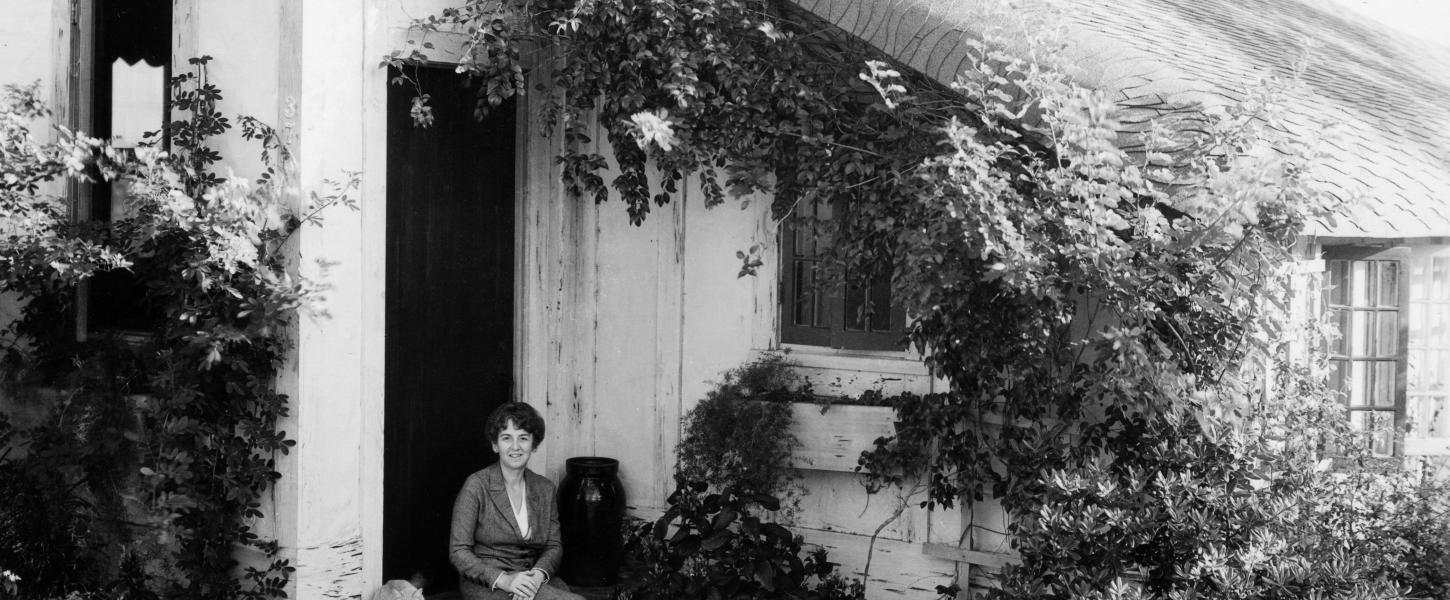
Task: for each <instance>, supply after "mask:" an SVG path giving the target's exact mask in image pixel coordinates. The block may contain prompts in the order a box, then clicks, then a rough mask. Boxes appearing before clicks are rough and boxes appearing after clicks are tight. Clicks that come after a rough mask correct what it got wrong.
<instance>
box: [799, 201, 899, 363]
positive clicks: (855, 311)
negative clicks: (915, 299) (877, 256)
mask: <svg viewBox="0 0 1450 600" xmlns="http://www.w3.org/2000/svg"><path fill="white" fill-rule="evenodd" d="M840 216H841V215H839V214H837V211H836V209H835V208H834V207H833V206H832V205H831V204H829V203H802V204H801V206H798V207H797V212H796V214H795V216H794V217H793V218H791V219H789V220H787V222H786V225H785V227H784V229H783V232H782V242H783V243H782V244H781V247H782V252H781V254H782V256H781V267H782V268H781V328H780V329H781V331H780V334H781V336H780V337H781V341H782V342H785V343H788V344H807V345H813V346H829V347H832V348H844V349H853V350H897V349H901V348H903V347H905V343H904V336H905V330H906V316H905V311H903V310H901V309H900V308H899V307H897V306H894V305H893V304H892V301H891V281H890V279H889V277H887V276H885V275H878V276H875V277H869V278H868V277H853V276H852V275H851V274H850V273H848V274H847V275H846V278H845V279H846V281H845V283H838V284H834V285H832V284H828V283H826V282H825V281H823V278H822V277H821V275H820V265H821V259H822V256H823V255H824V254H825V253H826V252H827V251H828V250H829V249H830V247H831V237H830V231H831V230H832V229H834V227H832V226H831V225H832V224H833V223H834V222H836V220H837V219H838V218H839V217H840Z"/></svg>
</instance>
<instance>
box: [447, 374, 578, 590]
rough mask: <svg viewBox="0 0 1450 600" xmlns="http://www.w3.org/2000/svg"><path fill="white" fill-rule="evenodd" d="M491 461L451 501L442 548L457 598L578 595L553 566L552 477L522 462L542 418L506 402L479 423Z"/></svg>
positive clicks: (537, 438) (538, 437) (538, 438)
mask: <svg viewBox="0 0 1450 600" xmlns="http://www.w3.org/2000/svg"><path fill="white" fill-rule="evenodd" d="M485 432H486V433H487V434H488V439H489V443H490V444H492V445H493V451H494V452H497V453H498V462H496V463H494V464H492V465H489V466H487V467H485V468H484V469H483V470H481V471H478V472H477V473H474V474H472V475H469V476H468V479H467V480H465V481H464V482H463V489H461V490H459V491H458V499H457V500H455V501H454V503H453V527H452V530H451V531H450V534H449V536H448V554H449V558H450V560H452V562H453V566H454V567H455V568H457V569H458V574H459V592H460V593H461V595H462V596H463V598H464V600H510V599H512V600H535V599H537V600H584V599H583V597H582V596H580V595H578V594H574V593H572V592H570V591H569V586H568V585H565V584H564V582H563V581H561V580H560V579H559V578H558V577H554V576H553V575H554V573H556V572H557V571H558V568H559V559H560V557H561V556H563V546H562V544H561V543H560V541H559V515H558V511H557V509H556V507H555V504H554V483H553V482H552V481H549V480H548V478H546V477H544V476H542V475H539V474H537V473H534V472H533V471H530V470H529V469H528V465H529V458H530V457H532V456H533V455H534V450H535V449H537V448H538V447H539V444H540V443H541V442H543V441H544V419H543V418H542V417H540V416H539V413H538V411H535V410H534V408H533V407H532V406H529V405H527V404H524V403H522V402H510V403H507V404H504V405H503V406H500V407H498V408H497V409H495V410H494V411H493V414H491V415H489V417H488V424H487V426H486V427H485Z"/></svg>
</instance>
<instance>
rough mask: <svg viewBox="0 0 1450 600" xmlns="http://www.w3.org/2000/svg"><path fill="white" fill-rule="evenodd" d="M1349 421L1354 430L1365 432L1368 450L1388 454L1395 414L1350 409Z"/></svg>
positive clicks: (1391, 446) (1392, 435)
mask: <svg viewBox="0 0 1450 600" xmlns="http://www.w3.org/2000/svg"><path fill="white" fill-rule="evenodd" d="M1349 423H1350V426H1351V427H1352V428H1353V429H1354V430H1355V431H1363V432H1365V440H1366V442H1367V443H1369V445H1370V451H1372V452H1374V453H1375V454H1389V453H1390V450H1391V449H1392V448H1393V445H1392V442H1393V440H1394V425H1395V415H1394V413H1392V412H1386V411H1371V410H1352V411H1349Z"/></svg>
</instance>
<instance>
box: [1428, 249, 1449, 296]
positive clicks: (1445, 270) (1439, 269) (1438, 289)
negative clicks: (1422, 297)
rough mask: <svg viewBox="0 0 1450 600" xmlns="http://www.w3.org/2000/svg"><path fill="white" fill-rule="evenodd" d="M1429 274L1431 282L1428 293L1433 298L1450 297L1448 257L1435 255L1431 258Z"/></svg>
mask: <svg viewBox="0 0 1450 600" xmlns="http://www.w3.org/2000/svg"><path fill="white" fill-rule="evenodd" d="M1431 264H1432V267H1431V270H1432V271H1434V274H1433V275H1432V276H1431V277H1432V281H1433V283H1432V284H1431V285H1430V294H1431V295H1432V296H1433V297H1435V298H1441V299H1450V257H1446V256H1436V257H1434V258H1433V259H1431Z"/></svg>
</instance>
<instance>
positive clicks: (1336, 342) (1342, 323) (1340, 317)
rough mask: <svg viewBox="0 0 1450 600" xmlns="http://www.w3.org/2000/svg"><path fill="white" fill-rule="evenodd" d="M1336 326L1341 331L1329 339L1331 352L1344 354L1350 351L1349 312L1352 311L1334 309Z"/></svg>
mask: <svg viewBox="0 0 1450 600" xmlns="http://www.w3.org/2000/svg"><path fill="white" fill-rule="evenodd" d="M1332 312H1333V316H1332V318H1333V320H1334V327H1335V328H1336V329H1338V330H1339V331H1338V332H1337V333H1336V335H1335V336H1334V337H1333V338H1331V339H1330V341H1329V353H1330V354H1335V355H1339V356H1344V355H1346V354H1348V353H1349V334H1350V331H1349V314H1350V311H1348V310H1345V309H1342V308H1337V309H1334V310H1333V311H1332Z"/></svg>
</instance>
